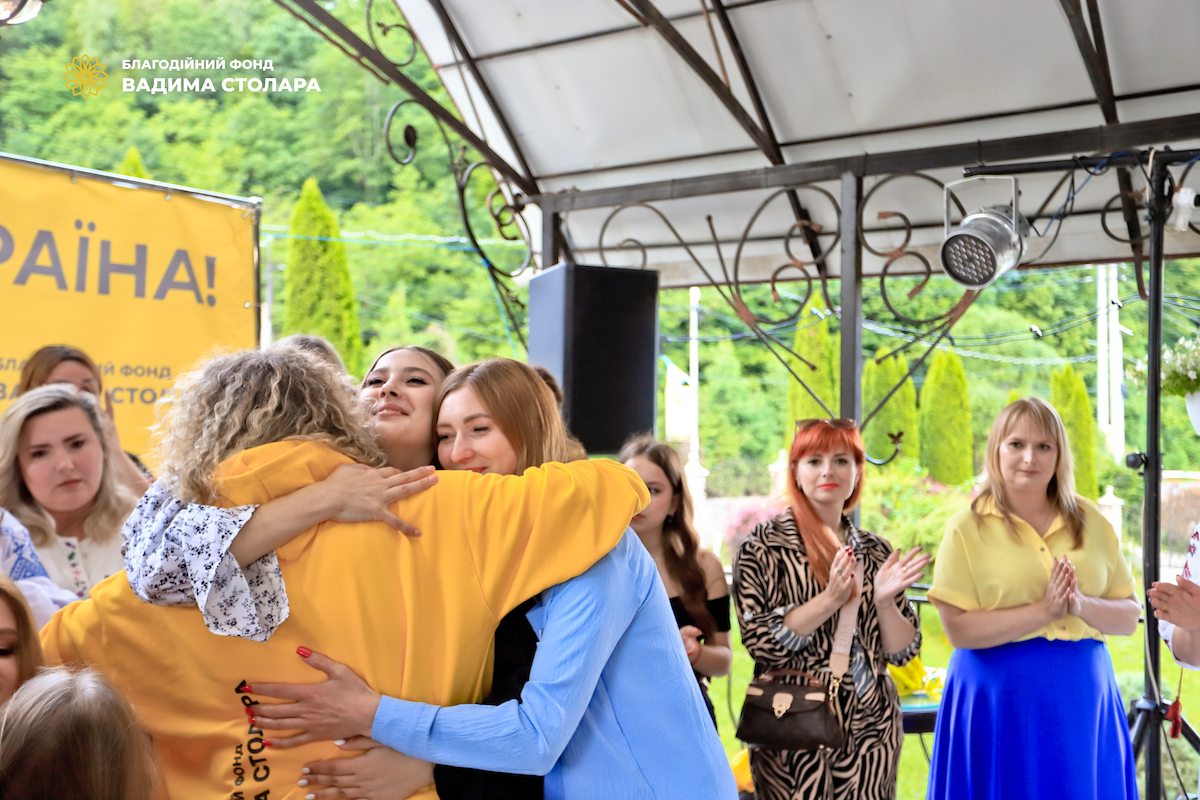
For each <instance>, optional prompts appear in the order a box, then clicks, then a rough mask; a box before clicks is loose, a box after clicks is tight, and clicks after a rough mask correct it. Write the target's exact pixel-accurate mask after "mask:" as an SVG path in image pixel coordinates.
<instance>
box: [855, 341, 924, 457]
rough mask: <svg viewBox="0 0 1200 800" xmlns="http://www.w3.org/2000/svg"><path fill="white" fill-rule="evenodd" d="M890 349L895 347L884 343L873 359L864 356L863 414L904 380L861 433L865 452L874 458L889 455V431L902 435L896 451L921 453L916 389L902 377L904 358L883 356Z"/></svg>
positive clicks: (872, 408)
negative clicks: (865, 358) (865, 361)
mask: <svg viewBox="0 0 1200 800" xmlns="http://www.w3.org/2000/svg"><path fill="white" fill-rule="evenodd" d="M894 349H895V347H886V346H885V347H881V348H879V352H878V353H876V354H875V358H868V359H867V363H866V364H864V365H863V388H862V391H863V404H862V407H863V415H864V416H865V415H867V414H870V413H871V412H872V411H873V410H874V409H875V406H877V405H878V404H879V401H881V400H883V398H884V397H885V396H886V395H887V393H888V392H890V391H891V390H892V387H893V386H895V385H896V384H897V383H900V379H901V378H904V383H903V384H901V386H900V388H899V389H897V390H896V393H895V394H893V395H892V396H891V397H890V398H889V399H888V401H887V404H886V405H884V407H883V408H881V409H879V413H877V414H876V415H875V416H874V417H872V419H871V423H870V424H869V425H867V429H866V431H865V432H864V433H863V441H864V444H866V446H867V453H869V454H870V455H871V456H872V457H874V458H887V457H888V456H890V455H891V454H892V451H893V445H892V440H891V438H889V437H888V434H889V433H901V432H902V433H903V434H904V437H903V438H902V439H901V440H900V450H901V452H902V453H904V454H905V455H908V456H913V457H916V456H917V455H918V454H919V453H920V452H921V432H920V423H919V421H918V419H917V389H916V387H915V386H913V382H912V378H911V377H908V378H905V375H906V374H907V373H908V361H906V360H905V358H904V356H901V355H896V356H892V357H891V358H883V357H884V356H885V355H887V354H888V353H890V352H892V350H894ZM879 359H883V360H882V361H879ZM877 361H878V363H876V362H877Z"/></svg>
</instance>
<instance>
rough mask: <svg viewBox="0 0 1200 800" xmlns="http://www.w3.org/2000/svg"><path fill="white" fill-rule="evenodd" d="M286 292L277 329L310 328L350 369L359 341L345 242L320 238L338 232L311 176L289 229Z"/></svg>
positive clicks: (357, 364) (356, 364) (356, 362)
mask: <svg viewBox="0 0 1200 800" xmlns="http://www.w3.org/2000/svg"><path fill="white" fill-rule="evenodd" d="M289 232H290V233H291V235H292V236H295V237H305V238H294V239H292V240H291V245H290V246H289V248H288V266H287V277H288V279H287V298H286V300H285V303H284V319H283V331H282V335H284V336H286V335H288V334H292V333H315V334H317V335H318V336H324V337H325V338H326V339H328V340H329V341H330V342H331V343H332V344H333V346H334V347H335V348H337V351H338V353H339V354H341V356H342V360H343V361H344V362H346V368H347V369H348V370H350V372H351V373H357V372H358V370H359V369H361V367H362V358H363V344H362V338H361V337H360V336H359V328H358V303H356V302H355V299H354V289H353V288H352V287H351V285H350V270H349V268H348V267H347V265H346V245H345V244H343V243H342V242H333V241H326V239H328V238H332V237H336V236H338V224H337V218H336V217H334V215H333V212H332V211H330V210H329V206H327V205H325V198H324V197H323V196H322V195H321V189H320V187H318V186H317V180H316V178H309V179H308V180H306V181H305V182H304V187H303V188H302V189H301V190H300V200H299V201H298V202H297V203H296V207H295V208H294V209H293V210H292V223H291V227H290V229H289Z"/></svg>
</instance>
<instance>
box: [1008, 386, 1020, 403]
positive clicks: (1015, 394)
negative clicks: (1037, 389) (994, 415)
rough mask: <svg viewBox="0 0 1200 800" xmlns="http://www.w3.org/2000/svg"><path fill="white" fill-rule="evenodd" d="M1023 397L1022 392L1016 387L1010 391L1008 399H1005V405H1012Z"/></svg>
mask: <svg viewBox="0 0 1200 800" xmlns="http://www.w3.org/2000/svg"><path fill="white" fill-rule="evenodd" d="M1020 399H1021V393H1020V392H1019V391H1017V390H1016V389H1011V390H1010V391H1009V393H1008V399H1007V400H1005V401H1004V405H1006V406H1011V405H1012V404H1013V403H1015V402H1017V401H1018V400H1020Z"/></svg>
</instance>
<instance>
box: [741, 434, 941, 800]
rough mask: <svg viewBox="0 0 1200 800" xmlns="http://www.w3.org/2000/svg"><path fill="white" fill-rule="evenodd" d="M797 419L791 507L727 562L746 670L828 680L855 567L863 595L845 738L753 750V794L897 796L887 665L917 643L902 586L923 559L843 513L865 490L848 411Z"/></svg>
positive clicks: (780, 798) (844, 699)
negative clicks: (821, 746) (819, 746)
mask: <svg viewBox="0 0 1200 800" xmlns="http://www.w3.org/2000/svg"><path fill="white" fill-rule="evenodd" d="M796 428H797V431H796V437H795V439H794V440H793V441H792V447H791V454H790V459H789V464H790V465H791V470H790V472H789V475H788V493H789V495H790V497H791V507H790V508H789V509H788V510H786V511H784V512H783V513H782V514H780V515H779V516H777V517H775V518H774V519H772V520H770V521H768V522H764V523H762V524H761V525H759V526H758V527H757V528H755V529H754V531H753V532H752V533H751V534H750V536H749V537H748V538H747V540H746V541H745V542H744V543H743V544H742V546H741V548H740V549H739V550H738V554H737V558H736V559H735V561H734V571H733V597H734V604H735V606H736V608H737V617H738V623H739V624H740V625H741V630H742V642H743V643H744V644H745V645H746V649H747V650H749V651H750V655H751V656H753V657H754V672H755V674H756V675H761V674H763V673H764V672H767V671H769V670H780V669H787V670H800V671H803V672H809V673H813V674H816V675H820V676H821V677H822V678H823V681H824V682H825V683H828V682H829V678H830V675H829V669H830V667H829V658H830V655H831V653H832V650H833V639H834V632H835V629H836V626H837V622H838V617H839V611H840V609H842V607H843V606H845V605H847V603H850V607H851V608H853V603H852V602H851V601H852V599H853V598H852V595H853V594H854V592H855V586H856V585H857V583H858V579H859V576H857V575H856V574H855V573H856V572H857V571H858V570H862V572H863V574H862V576H861V579H862V582H861V586H862V591H863V597H862V600H861V604H860V605H859V606H858V616H857V619H856V623H855V626H856V627H855V638H854V642H853V645H852V647H851V653H850V675H851V679H847V680H845V681H843V682H842V684H841V688H840V690H839V692H838V696H837V703H838V706H839V707H840V711H841V719H842V722H843V727H844V730H845V732H846V742H845V744H844V745H843V747H842V748H840V749H838V750H834V751H831V752H825V751H821V750H773V749H770V748H765V747H759V748H754V749H752V750H751V751H750V770H751V773H752V774H753V776H754V788H755V792H756V795H755V796H756V797H758V798H760V799H761V800H802V799H804V800H807V799H808V798H814V799H815V798H821V799H822V800H823V799H824V798H829V797H832V798H836V800H852V799H853V800H859V799H860V798H866V799H867V800H875V799H876V798H894V797H895V796H896V772H897V768H898V765H899V760H900V744H901V741H902V739H903V732H902V730H901V716H900V701H899V698H898V696H897V693H896V686H895V684H894V683H893V682H892V679H891V677H890V676H889V675H888V672H887V664H896V665H898V666H899V665H903V664H906V663H908V662H909V661H911V660H912V659H913V658H914V657H915V656H916V655H917V653H918V652H919V650H920V647H921V632H920V620H919V618H918V617H917V614H916V611H915V610H914V609H913V607H912V605H911V604H910V603H909V602H908V601H907V599H906V598H905V596H904V591H905V589H907V588H908V587H909V586H911V585H912V584H913V583H915V582H916V581H917V580H918V579H919V578H920V577H921V575H922V570H923V568H924V567H925V565H926V564H928V563H929V557H928V556H925V555H921V554H920V553H919V551H918V550H913V551H911V552H909V553H908V554H905V555H903V556H902V555H900V552H899V551H896V550H893V549H892V547H891V545H889V544H888V542H887V540H885V539H883V538H882V537H880V536H878V535H876V534H874V533H870V532H868V531H864V530H861V529H860V528H858V527H857V526H856V525H854V524H853V523H852V522H851V521H850V520H849V518H847V517H846V516H845V514H846V512H848V511H850V510H851V509H853V508H854V507H855V506H856V505H857V504H858V501H859V498H860V497H861V496H862V489H863V478H864V475H863V465H864V464H865V461H866V455H865V452H864V449H863V442H862V436H861V435H860V434H859V432H858V429H857V427H855V425H854V422H853V421H852V420H841V419H810V420H801V421H799V422H797V423H796ZM779 680H780V681H781V682H785V683H789V682H794V681H795V679H794V678H791V677H781V678H780V679H779Z"/></svg>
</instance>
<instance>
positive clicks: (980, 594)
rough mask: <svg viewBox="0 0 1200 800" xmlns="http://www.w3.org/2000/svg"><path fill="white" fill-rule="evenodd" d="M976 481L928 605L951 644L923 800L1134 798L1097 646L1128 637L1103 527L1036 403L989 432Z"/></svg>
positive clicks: (1124, 742)
mask: <svg viewBox="0 0 1200 800" xmlns="http://www.w3.org/2000/svg"><path fill="white" fill-rule="evenodd" d="M986 466H987V476H988V477H987V478H986V479H985V481H984V484H983V488H982V491H981V492H980V493H979V496H978V497H976V498H975V500H974V502H972V503H971V507H970V508H968V509H964V510H963V511H961V512H959V513H958V514H956V515H955V516H954V517H952V518H951V519H950V521H949V523H947V526H946V535H945V538H943V539H942V544H941V548H940V549H939V550H938V556H937V563H936V565H935V567H934V574H933V588H931V589H930V590H929V597H930V598H931V599H932V600H933V602H934V604H935V605H936V606H937V609H938V612H939V613H940V614H941V617H942V625H943V627H944V628H945V631H946V636H947V638H949V640H950V643H951V644H952V645H954V647H955V648H956V650H955V653H954V655H953V656H952V657H951V659H950V669H949V671H948V673H947V676H946V690H945V693H944V695H943V697H942V703H941V710H940V711H939V713H938V721H937V729H936V731H935V734H934V738H935V743H934V750H933V757H932V761H931V763H930V771H929V793H928V797H929V798H930V800H943V798H944V799H946V800H949V799H950V798H954V800H958V799H959V798H975V799H978V798H1010V797H1021V798H1029V799H1030V800H1039V799H1040V798H1053V800H1064V799H1066V798H1076V797H1077V798H1089V800H1091V799H1092V798H1103V799H1104V800H1108V798H1113V799H1114V800H1118V799H1119V800H1126V799H1133V798H1137V796H1138V794H1137V781H1136V774H1135V770H1134V761H1133V751H1132V749H1131V747H1130V742H1129V729H1128V724H1127V723H1126V720H1125V714H1124V711H1123V709H1122V706H1121V697H1120V695H1119V694H1118V693H1117V685H1116V678H1115V676H1114V674H1113V666H1112V659H1111V658H1110V657H1109V654H1108V649H1107V647H1106V646H1105V644H1104V637H1105V636H1106V635H1108V634H1116V635H1122V636H1128V635H1130V634H1132V633H1134V632H1135V631H1136V630H1137V621H1138V611H1139V607H1138V603H1137V600H1136V599H1135V598H1134V596H1133V592H1134V583H1133V576H1132V574H1131V573H1130V571H1129V565H1128V564H1127V563H1126V562H1125V559H1124V557H1123V556H1122V555H1121V548H1120V542H1119V541H1118V539H1117V535H1116V532H1115V531H1114V530H1113V528H1112V526H1111V525H1110V524H1109V523H1108V522H1107V520H1105V519H1104V517H1102V516H1101V515H1100V511H1099V509H1098V508H1097V507H1096V506H1095V505H1094V504H1093V503H1092V502H1090V501H1088V500H1085V499H1084V498H1082V497H1079V496H1078V495H1076V494H1075V479H1074V475H1073V463H1072V459H1071V451H1070V448H1069V446H1068V442H1067V433H1066V430H1065V428H1064V427H1063V424H1062V420H1061V419H1059V416H1058V414H1057V413H1056V412H1055V411H1054V409H1053V408H1051V407H1050V405H1049V404H1047V403H1046V402H1044V401H1042V400H1039V399H1037V398H1030V399H1026V400H1017V401H1016V402H1014V403H1012V404H1011V405H1009V406H1008V407H1007V408H1005V409H1004V410H1003V411H1001V412H1000V415H999V416H998V417H997V418H996V421H995V422H994V423H993V424H992V430H991V433H990V434H989V435H988V443H987V457H986Z"/></svg>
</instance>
